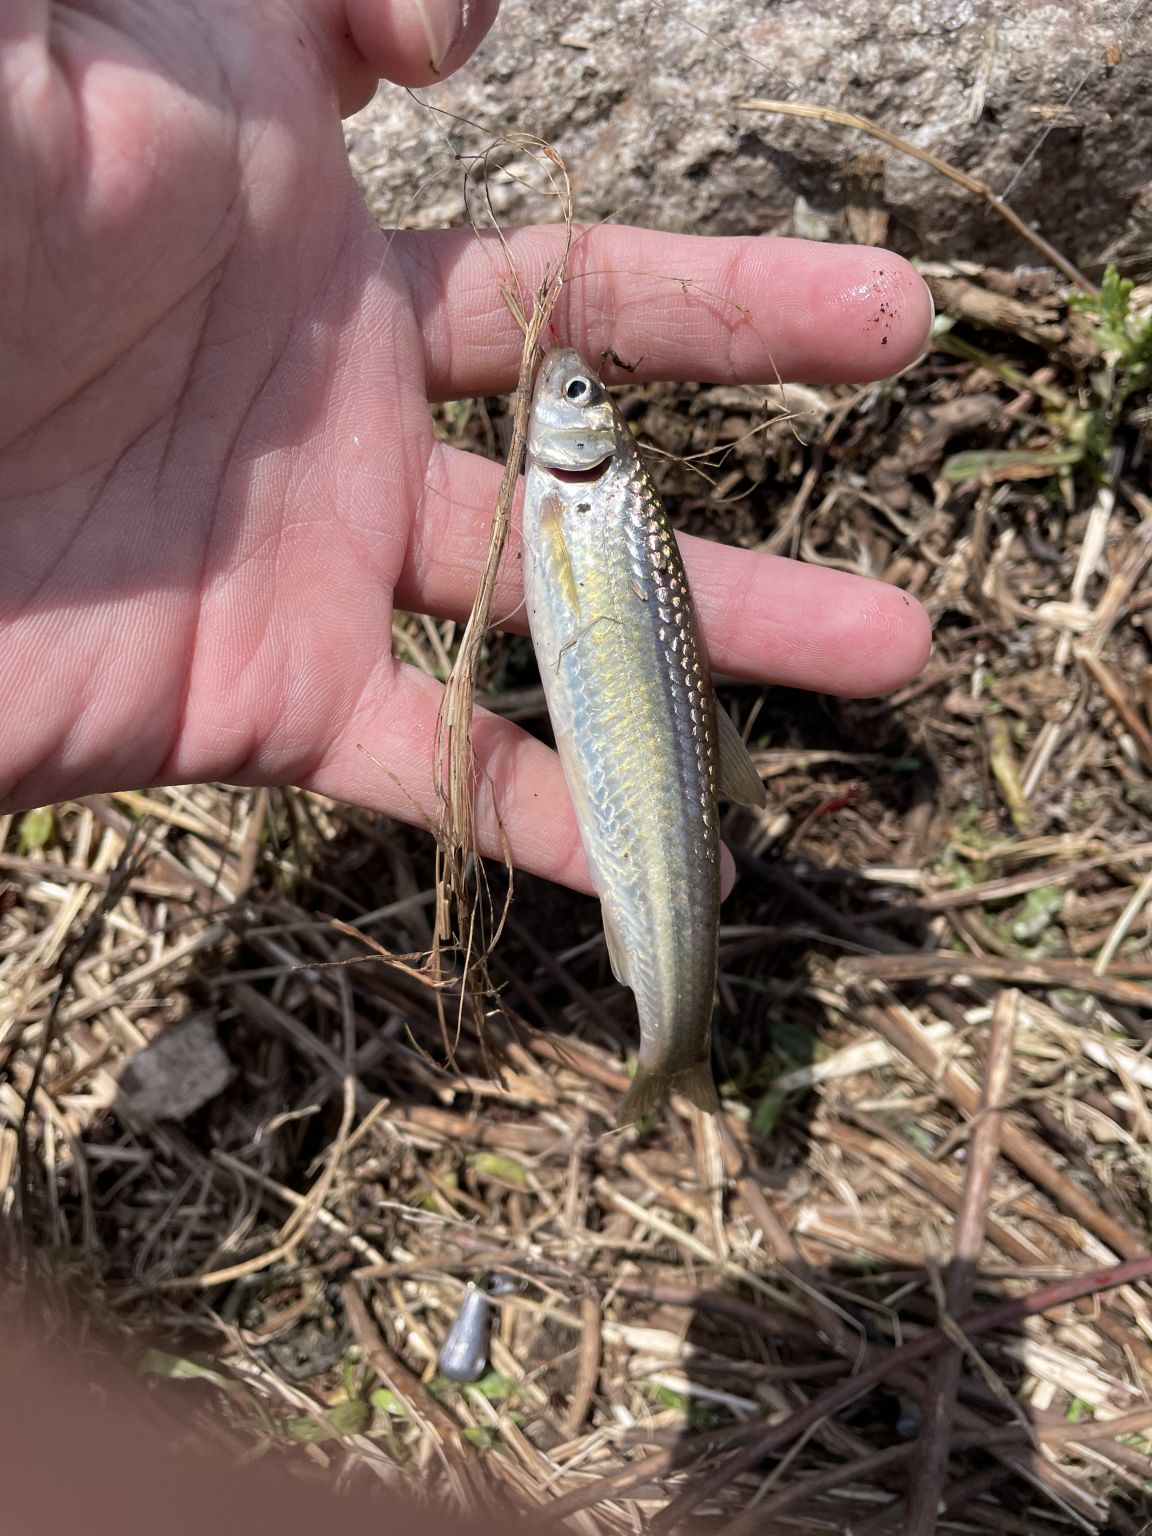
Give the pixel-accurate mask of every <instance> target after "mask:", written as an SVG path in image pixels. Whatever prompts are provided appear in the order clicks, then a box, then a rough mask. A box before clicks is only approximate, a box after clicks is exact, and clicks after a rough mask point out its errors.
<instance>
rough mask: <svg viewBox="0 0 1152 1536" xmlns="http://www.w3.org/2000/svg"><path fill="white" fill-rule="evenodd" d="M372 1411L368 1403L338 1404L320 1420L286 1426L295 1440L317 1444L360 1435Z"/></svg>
mask: <svg viewBox="0 0 1152 1536" xmlns="http://www.w3.org/2000/svg"><path fill="white" fill-rule="evenodd" d="M371 1412H372V1410H371V1409H370V1408H369V1406H368V1404H367V1403H337V1404H336V1406H335V1407H334V1408H328V1409H326V1410H325V1412H324V1415H323V1417H322V1418H319V1419H308V1418H303V1419H292V1420H290V1421H289V1423H288V1424H286V1425H285V1429H286V1430H287V1432H288V1434H289V1435H291V1437H292V1439H293V1440H306V1441H309V1442H315V1441H320V1440H340V1439H342V1438H343V1437H344V1436H345V1435H358V1434H360V1433H361V1431H362V1430H363V1429H364V1428H365V1427H366V1426H367V1424H368V1420H369V1417H370V1416H371Z"/></svg>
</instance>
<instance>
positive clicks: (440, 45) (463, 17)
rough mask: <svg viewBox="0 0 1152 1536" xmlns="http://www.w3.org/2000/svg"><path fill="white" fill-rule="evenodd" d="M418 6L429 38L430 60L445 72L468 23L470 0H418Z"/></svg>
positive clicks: (426, 35)
mask: <svg viewBox="0 0 1152 1536" xmlns="http://www.w3.org/2000/svg"><path fill="white" fill-rule="evenodd" d="M415 5H416V13H417V15H418V16H419V17H420V25H421V26H422V27H423V28H424V36H425V37H426V38H427V40H428V63H429V64H430V65H431V67H432V69H433V71H434V72H435V73H436V74H438V75H440V74H443V72H444V62H445V60H446V59H447V57H448V55H449V54H450V53H451V52H452V49H453V48H454V47H455V46H456V41H457V39H458V38H459V36H460V34H461V33H462V32H463V30H464V28H465V27H466V26H467V25H468V12H469V11H470V10H471V4H470V0H415Z"/></svg>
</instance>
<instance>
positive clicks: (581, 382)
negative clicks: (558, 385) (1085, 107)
mask: <svg viewBox="0 0 1152 1536" xmlns="http://www.w3.org/2000/svg"><path fill="white" fill-rule="evenodd" d="M564 393H565V395H566V396H567V397H568V399H569V400H573V401H578V400H586V399H587V398H588V396H589V395H590V394H591V393H592V385H591V384H590V383H589V382H588V380H587V379H585V378H582V377H581V375H580V374H577V375H576V377H575V378H574V379H569V380H568V382H567V384H565V386H564Z"/></svg>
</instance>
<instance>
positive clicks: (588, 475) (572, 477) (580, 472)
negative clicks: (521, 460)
mask: <svg viewBox="0 0 1152 1536" xmlns="http://www.w3.org/2000/svg"><path fill="white" fill-rule="evenodd" d="M614 457H615V455H614V454H611V453H610V454H608V455H607V456H606V457H605V458H603V459H599V460H597V462H596V463H595V464H590V465H589V466H588V468H587V469H561V468H560V467H559V466H558V465H556V464H545V466H544V468H545V469H546V470H547V471H548V473H549V474H550V475H554V476H555V478H556V479H557V480H560V481H562V482H563V483H564V484H565V485H594V484H595V483H596V481H597V480H602V479H603V478H604V476H605V475H606V474H607V472H608V468H609V465H610V464H611V463H612V460H613V458H614Z"/></svg>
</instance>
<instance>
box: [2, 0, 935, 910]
mask: <svg viewBox="0 0 1152 1536" xmlns="http://www.w3.org/2000/svg"><path fill="white" fill-rule="evenodd" d="M458 11H459V5H458V0H457V3H455V4H454V3H453V0H421V3H419V4H417V0H346V3H343V4H341V3H339V0H275V3H269V4H265V5H252V4H248V3H239V0H195V3H193V0H188V3H186V4H182V5H173V4H171V3H170V0H79V3H73V4H70V5H69V6H68V7H67V8H64V7H60V8H59V9H57V8H56V7H55V6H53V5H50V4H49V3H48V0H4V3H3V6H2V7H0V203H2V205H3V215H2V217H0V336H2V337H3V348H2V350H0V532H2V549H3V556H2V558H0V705H2V708H3V720H4V729H3V732H2V733H0V809H2V808H4V807H5V806H7V807H9V808H11V807H15V806H24V805H31V804H37V803H42V802H45V801H48V800H53V799H59V798H63V797H65V796H74V795H78V794H84V793H89V792H92V791H95V790H101V789H108V788H115V787H127V786H131V785H138V784H145V783H149V784H156V783H161V782H181V781H190V780H203V779H227V780H232V781H235V782H248V783H269V784H271V783H297V784H303V785H306V786H311V787H314V788H317V789H320V790H323V791H325V792H326V793H329V794H333V795H338V796H341V797H344V798H347V799H352V800H357V801H360V802H361V803H364V804H370V805H375V806H377V807H379V808H381V809H384V810H387V811H390V812H392V813H394V814H396V815H398V816H401V817H404V818H406V819H412V818H414V817H416V816H418V815H419V814H420V808H421V807H423V808H424V810H425V811H426V812H427V813H429V814H430V813H431V811H432V808H433V770H432V751H433V737H434V728H435V718H436V713H437V709H438V705H439V697H440V689H439V685H438V684H437V683H435V681H434V680H432V679H431V678H429V677H427V676H425V675H424V674H422V673H418V672H416V671H415V670H413V669H411V668H409V667H407V666H405V665H403V664H401V663H399V662H397V661H395V660H394V659H393V658H392V655H391V616H392V608H393V604H394V603H399V604H400V605H402V606H404V607H406V608H409V609H413V610H418V611H424V612H428V613H432V614H436V615H441V616H462V615H463V614H464V613H466V612H467V610H468V607H469V604H470V602H471V598H472V595H473V592H474V588H475V582H476V577H477V573H478V570H479V566H480V563H481V561H482V558H483V552H484V548H485V544H486V540H487V532H488V524H489V521H490V517H491V509H492V505H493V502H494V497H495V489H496V486H497V484H498V480H499V469H498V467H497V466H494V465H491V464H489V463H486V462H484V461H481V460H478V459H475V458H473V457H471V456H469V455H466V454H463V453H461V452H459V451H457V450H454V449H451V448H448V447H445V446H443V445H441V444H438V443H437V442H436V441H435V440H434V437H433V434H432V430H431V425H430V418H429V411H428V402H429V400H430V399H437V398H439V399H443V398H448V397H452V396H457V395H469V394H477V393H490V392H496V391H502V390H506V389H508V388H509V387H511V385H512V383H513V382H514V379H515V373H516V367H517V362H518V357H519V350H520V335H519V332H518V331H517V329H516V327H515V325H514V323H513V321H512V319H511V317H510V315H509V314H508V312H507V310H506V308H505V306H504V304H503V301H502V299H501V296H500V290H499V283H500V277H501V275H502V263H501V261H500V260H499V259H498V258H497V257H496V255H495V253H494V252H493V251H492V250H491V249H490V248H485V247H484V246H483V245H482V244H481V242H479V241H478V240H477V239H476V237H475V236H474V235H472V234H471V233H470V232H468V231H458V232H457V231H442V232H436V233H432V234H417V233H406V234H401V235H399V236H390V235H388V234H385V233H382V232H380V231H379V230H378V229H377V228H376V227H375V225H374V224H373V223H372V221H371V219H370V218H369V216H368V214H367V212H366V211H365V209H364V206H363V204H362V202H361V200H360V197H359V195H358V193H357V191H356V188H355V185H354V183H353V181H352V178H351V176H350V173H349V169H348V164H347V158H346V155H345V152H344V146H343V141H342V137H341V133H340V126H339V114H340V111H341V110H342V109H343V110H349V109H351V108H352V107H354V106H356V105H358V104H360V103H361V102H362V101H363V100H364V99H365V98H366V96H367V95H368V94H370V92H371V89H372V88H373V86H374V84H375V80H376V78H377V77H378V76H381V75H383V76H387V77H389V78H391V79H395V80H400V81H403V82H405V83H410V84H417V83H421V82H423V81H427V80H430V79H432V78H434V76H435V74H436V73H437V72H446V71H447V70H449V69H451V68H454V67H455V66H456V65H457V64H458V63H460V62H462V60H463V59H464V58H465V57H466V56H467V55H468V53H470V52H471V50H472V48H473V47H474V46H475V44H476V42H477V41H478V40H479V38H480V37H481V36H482V35H483V32H484V31H485V30H486V28H487V26H488V25H489V23H490V21H491V19H492V15H493V14H494V11H495V4H494V3H489V4H486V5H473V6H471V7H466V8H464V10H463V12H460V14H463V15H466V16H467V18H468V20H467V25H466V26H465V27H464V29H463V31H460V28H459V25H458V21H459V15H458ZM457 32H459V36H457V35H456V33H457ZM438 40H442V46H438ZM437 54H438V55H439V56H438V57H435V56H436V55H437ZM430 55H432V56H433V57H431V58H430ZM434 66H438V68H436V67H434ZM412 174H413V181H414V183H415V182H416V181H417V180H418V178H419V176H420V174H421V168H420V167H419V166H413V168H412ZM512 244H513V250H514V254H515V259H516V263H517V266H518V268H519V270H520V272H521V274H522V276H523V278H524V280H525V282H526V284H528V285H530V286H531V285H533V284H534V283H535V282H536V281H538V279H539V277H540V276H541V275H542V274H543V272H544V271H545V269H546V268H547V267H548V266H549V265H550V264H554V262H555V260H556V258H557V256H558V254H559V251H560V249H561V245H562V233H561V232H560V231H558V230H555V229H538V230H525V231H521V232H519V233H518V234H517V235H516V236H515V237H514V239H513V242H512ZM572 270H573V271H574V272H576V273H579V272H580V271H582V270H583V271H586V272H587V273H588V274H589V275H588V276H587V277H585V278H584V279H583V280H580V281H575V282H573V283H571V284H570V285H569V286H568V289H567V290H566V298H565V302H564V303H563V304H562V305H561V308H560V310H559V311H558V313H557V317H556V322H555V323H556V329H557V331H558V332H559V333H560V336H561V339H562V340H564V341H571V342H573V343H574V344H576V345H580V346H583V347H585V348H586V349H587V351H588V353H589V354H590V355H593V356H596V355H598V354H599V352H600V351H601V349H603V348H607V347H613V348H615V349H616V351H617V352H618V353H619V354H620V355H621V356H624V357H629V356H631V357H636V356H639V355H641V354H643V363H642V372H643V374H644V375H645V376H646V377H649V378H660V377H663V378H677V377H692V378H700V379H716V380H729V379H731V380H747V381H754V380H763V379H770V378H772V377H773V376H774V366H778V367H779V368H780V370H781V371H782V372H783V373H784V374H785V375H786V376H789V377H793V378H796V377H804V378H807V379H812V380H819V379H824V380H837V379H864V378H873V377H878V376H880V375H882V374H884V373H886V372H888V371H890V370H891V369H893V368H898V367H900V366H902V365H903V364H904V363H906V362H907V361H908V360H909V359H910V358H911V357H912V356H913V355H915V353H916V351H917V350H918V349H919V347H920V346H921V345H922V343H923V340H924V337H925V333H926V330H927V326H928V323H929V313H930V310H929V301H928V298H927V294H926V291H925V289H924V286H923V284H922V283H921V281H920V279H919V278H918V277H917V276H916V275H915V274H914V273H913V272H911V270H910V269H909V268H908V267H907V266H906V265H905V264H904V263H903V262H902V261H900V260H899V259H898V258H897V257H894V256H890V255H887V254H885V253H883V252H877V251H872V250H865V249H850V248H837V247H828V246H815V245H807V244H804V243H802V242H788V241H777V240H767V239H746V240H743V239H742V240H730V239H725V240H720V239H701V238H694V237H686V236H673V235H662V234H655V233H652V232H646V231H640V230H630V229H619V228H601V229H599V230H597V231H595V232H593V233H591V234H590V235H588V236H587V237H586V238H585V239H584V240H582V241H581V242H580V243H579V245H578V247H577V250H576V254H575V257H574V260H573V263H572ZM639 272H645V273H652V274H657V273H668V274H670V275H674V276H675V277H677V278H690V279H694V280H695V284H694V285H691V284H688V285H680V284H678V283H675V282H660V281H658V280H657V279H656V278H655V277H653V278H642V277H638V276H636V275H635V274H636V273H639ZM705 292H706V293H708V294H710V295H725V296H727V297H728V298H730V299H731V300H733V301H734V302H735V304H737V305H740V306H745V307H747V309H748V310H750V311H751V313H752V314H753V316H754V317H755V322H756V323H755V325H754V326H748V325H746V324H743V323H741V322H740V321H739V319H738V318H736V312H735V310H734V309H733V308H730V307H727V308H726V307H725V306H724V305H723V304H720V303H718V302H717V300H716V298H714V297H712V298H703V297H701V295H702V294H704V293H705ZM769 352H770V353H771V357H770V356H769V355H768V354H769ZM684 544H685V556H686V559H687V563H688V567H689V575H690V578H691V579H692V582H693V586H694V590H695V593H696V598H697V604H698V607H699V609H700V614H701V620H702V623H703V627H704V631H705V635H706V639H707V645H708V650H709V653H710V656H711V659H712V663H713V665H714V666H715V667H716V668H717V669H719V670H722V671H725V672H728V673H736V674H739V675H743V676H747V677H753V678H764V679H774V680H777V681H782V682H787V683H790V684H794V685H800V686H806V687H814V688H820V689H823V690H826V691H829V692H840V693H873V692H879V691H882V690H883V689H885V688H888V687H891V686H894V685H896V684H898V683H899V682H901V681H902V680H904V679H906V678H907V677H908V676H909V675H911V674H912V673H913V672H914V671H915V670H916V669H917V668H918V667H919V666H920V664H921V663H922V660H923V657H924V654H925V649H926V644H927V630H926V624H925V621H924V616H923V614H922V612H921V611H920V610H919V608H918V607H917V606H916V605H915V604H914V603H913V602H912V601H911V600H910V599H908V598H907V597H905V596H904V595H903V594H901V593H899V592H897V591H895V590H894V589H891V588H887V587H884V586H881V585H879V584H876V583H870V582H865V581H863V580H859V579H856V578H853V577H848V576H843V575H840V574H837V573H834V572H828V571H822V570H816V569H812V568H807V567H803V566H800V565H797V564H794V563H792V562H789V561H784V560H776V559H772V558H769V557H764V556H757V555H753V554H749V553H747V552H744V551H736V550H728V549H724V548H721V547H718V546H713V545H709V544H704V543H700V542H699V541H695V540H685V541H684ZM509 565H510V567H514V566H515V562H514V561H510V562H509ZM517 582H518V573H517V571H516V570H515V569H514V568H512V569H510V571H509V574H508V577H507V580H506V586H505V590H504V591H503V592H502V593H501V597H500V607H499V610H498V611H500V612H510V611H512V610H513V609H514V608H515V606H516V603H517V600H518V589H517ZM516 622H517V621H512V625H513V626H515V623H516ZM477 724H478V730H477V747H478V751H479V754H480V757H481V761H482V765H483V767H484V768H485V769H486V771H487V772H488V774H489V775H490V776H491V778H492V780H493V783H494V785H495V789H496V803H497V805H498V807H499V814H500V816H501V819H502V821H503V823H504V827H505V830H506V832H507V835H508V836H509V838H510V841H511V846H512V851H513V856H514V857H515V859H516V860H517V862H519V863H521V864H523V865H525V866H526V867H528V868H532V869H534V870H536V871H538V872H541V873H544V874H547V875H551V876H553V877H554V878H558V879H564V880H568V881H570V882H572V883H574V884H578V885H583V884H586V881H587V875H586V872H585V869H584V863H583V857H582V854H581V853H580V851H579V844H578V841H577V838H576V833H575V826H574V823H573V820H572V817H571V814H570V812H569V810H568V809H567V795H566V793H565V791H564V789H563V787H562V780H561V777H560V772H559V766H558V763H557V761H556V759H555V757H554V755H553V754H552V753H550V752H549V751H548V750H547V749H545V748H544V747H542V746H540V745H539V744H538V743H536V742H534V741H532V740H531V739H530V738H528V737H527V736H526V735H525V734H524V733H522V732H521V731H519V730H518V729H517V728H516V727H515V726H512V725H510V724H508V723H506V722H504V721H501V720H496V719H493V718H488V717H482V718H481V719H480V720H479V721H478V722H477ZM360 744H362V745H363V746H365V747H367V748H368V750H369V752H370V753H371V754H372V757H369V756H367V755H366V754H364V753H362V752H360V751H359V750H358V747H359V745H360ZM372 758H375V759H376V760H377V761H376V762H374V761H373V760H372ZM382 770H383V771H382ZM494 832H495V828H494V827H492V826H488V827H487V828H486V832H485V835H486V836H487V837H488V841H489V846H494V845H495V843H496V839H495V837H494V835H493V834H494Z"/></svg>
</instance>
